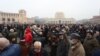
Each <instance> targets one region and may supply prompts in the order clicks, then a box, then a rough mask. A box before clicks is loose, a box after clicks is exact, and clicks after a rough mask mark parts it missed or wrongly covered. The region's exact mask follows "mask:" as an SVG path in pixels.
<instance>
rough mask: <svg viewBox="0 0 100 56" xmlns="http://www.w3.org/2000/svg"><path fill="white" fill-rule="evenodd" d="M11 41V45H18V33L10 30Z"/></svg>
mask: <svg viewBox="0 0 100 56" xmlns="http://www.w3.org/2000/svg"><path fill="white" fill-rule="evenodd" d="M9 39H10V42H11V43H17V32H15V31H14V29H10V33H9Z"/></svg>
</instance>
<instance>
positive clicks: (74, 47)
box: [68, 33, 85, 56]
mask: <svg viewBox="0 0 100 56" xmlns="http://www.w3.org/2000/svg"><path fill="white" fill-rule="evenodd" d="M69 42H70V44H71V46H70V48H69V53H68V56H85V50H84V48H83V45H82V44H81V41H80V35H79V34H77V33H72V34H71V35H70V41H69Z"/></svg>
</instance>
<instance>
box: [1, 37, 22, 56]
mask: <svg viewBox="0 0 100 56" xmlns="http://www.w3.org/2000/svg"><path fill="white" fill-rule="evenodd" d="M0 56H21V48H20V46H19V45H18V44H10V42H9V40H7V39H6V38H0Z"/></svg>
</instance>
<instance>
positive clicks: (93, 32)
mask: <svg viewBox="0 0 100 56" xmlns="http://www.w3.org/2000/svg"><path fill="white" fill-rule="evenodd" d="M0 56H100V25H98V24H94V25H93V24H92V25H91V24H88V25H86V24H68V25H67V24H48V25H45V24H42V25H41V24H31V25H29V24H9V25H3V24H1V25H0Z"/></svg>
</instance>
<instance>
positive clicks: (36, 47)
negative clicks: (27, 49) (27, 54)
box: [34, 41, 42, 53]
mask: <svg viewBox="0 0 100 56" xmlns="http://www.w3.org/2000/svg"><path fill="white" fill-rule="evenodd" d="M41 48H42V43H41V42H40V41H35V42H34V51H35V52H37V53H38V52H40V51H41Z"/></svg>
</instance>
